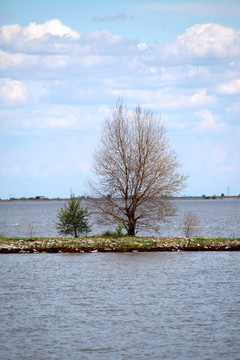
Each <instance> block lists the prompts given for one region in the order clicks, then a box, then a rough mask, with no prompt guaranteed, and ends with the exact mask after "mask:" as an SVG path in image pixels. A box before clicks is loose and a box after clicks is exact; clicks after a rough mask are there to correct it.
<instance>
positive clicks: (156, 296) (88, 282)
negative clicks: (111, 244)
mask: <svg viewBox="0 0 240 360" xmlns="http://www.w3.org/2000/svg"><path fill="white" fill-rule="evenodd" d="M0 265H1V266H0V304H1V326H0V359H1V360H13V359H14V360H15V359H24V360H25V359H26V360H28V359H29V360H30V359H31V360H32V359H34V360H35V359H38V360H45V359H46V360H48V359H50V360H52V359H54V360H55V359H56V360H57V359H64V360H66V359H69V360H79V359H80V360H95V359H98V360H125V359H126V360H128V359H131V360H152V359H153V360H155V359H156V360H157V359H173V360H176V359H178V360H190V359H198V360H207V359H209V360H215V359H216V360H222V359H226V360H237V359H240V340H239V339H240V253H239V252H231V253H229V252H199V253H196V252H187V253H184V252H176V253H108V254H105V253H97V254H0Z"/></svg>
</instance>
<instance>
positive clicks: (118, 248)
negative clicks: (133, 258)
mask: <svg viewBox="0 0 240 360" xmlns="http://www.w3.org/2000/svg"><path fill="white" fill-rule="evenodd" d="M239 250H240V238H231V239H225V238H223V239H221V238H219V239H211V238H194V239H186V238H151V237H144V238H137V237H136V238H128V237H122V238H114V237H112V238H102V237H86V238H77V239H73V238H46V239H42V238H33V239H26V238H25V239H20V238H19V239H18V238H14V239H12V238H6V237H2V238H0V253H4V254H9V253H28V254H29V253H32V254H37V253H96V252H146V251H162V252H163V251H239Z"/></svg>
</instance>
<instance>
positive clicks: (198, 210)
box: [0, 199, 240, 237]
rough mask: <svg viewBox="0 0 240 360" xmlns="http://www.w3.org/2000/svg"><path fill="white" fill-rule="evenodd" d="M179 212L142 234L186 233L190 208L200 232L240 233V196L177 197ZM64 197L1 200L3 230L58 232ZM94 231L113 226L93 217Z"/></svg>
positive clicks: (0, 231) (11, 233)
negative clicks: (184, 224)
mask: <svg viewBox="0 0 240 360" xmlns="http://www.w3.org/2000/svg"><path fill="white" fill-rule="evenodd" d="M174 203H175V205H176V206H177V209H178V216H176V217H173V218H171V221H170V222H168V223H162V224H161V227H160V230H159V232H158V233H154V234H153V233H151V234H149V233H144V232H141V233H139V234H138V235H145V236H146V235H155V236H182V235H183V234H182V232H181V227H180V224H181V220H180V219H181V217H182V216H183V214H184V213H185V212H186V211H189V210H190V211H192V212H194V213H195V214H196V215H197V216H198V217H199V219H200V227H199V230H198V233H197V235H199V236H206V237H239V236H240V200H227V199H224V200H177V201H174ZM63 205H64V202H61V201H48V202H8V203H4V202H0V234H3V235H5V236H17V237H20V236H23V237H24V236H56V235H57V232H56V229H55V224H54V222H55V221H56V215H57V211H58V210H59V209H60V208H61V207H62V206H63ZM90 222H91V225H92V233H91V234H92V235H95V234H97V235H99V234H101V233H103V232H104V231H105V230H107V229H110V230H115V228H114V227H113V228H112V229H111V227H109V228H106V227H99V226H96V224H95V223H94V218H93V217H92V218H91V219H90Z"/></svg>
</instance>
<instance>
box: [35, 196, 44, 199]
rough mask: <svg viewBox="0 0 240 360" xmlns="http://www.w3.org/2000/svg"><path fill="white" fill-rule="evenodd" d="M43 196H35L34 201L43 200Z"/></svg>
mask: <svg viewBox="0 0 240 360" xmlns="http://www.w3.org/2000/svg"><path fill="white" fill-rule="evenodd" d="M44 199H45V196H36V200H44Z"/></svg>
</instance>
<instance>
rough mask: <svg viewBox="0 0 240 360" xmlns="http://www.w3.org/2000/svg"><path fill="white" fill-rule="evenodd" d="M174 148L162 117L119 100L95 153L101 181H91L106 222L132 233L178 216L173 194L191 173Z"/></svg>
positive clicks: (94, 194)
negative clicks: (181, 169)
mask: <svg viewBox="0 0 240 360" xmlns="http://www.w3.org/2000/svg"><path fill="white" fill-rule="evenodd" d="M179 166H180V164H179V163H178V162H177V159H176V154H175V153H174V151H172V150H170V148H169V144H168V140H167V137H166V133H165V129H164V127H163V124H162V122H161V118H160V117H159V116H157V115H155V114H153V113H152V112H150V111H144V110H142V108H141V107H140V106H137V107H136V109H135V110H134V111H133V112H131V111H129V110H128V109H127V108H126V107H124V106H123V102H122V101H119V102H118V103H117V104H116V108H115V109H114V110H112V112H111V113H110V116H109V117H108V118H107V119H106V120H105V121H104V122H103V126H102V137H101V142H100V146H99V147H98V148H97V149H96V150H95V152H94V154H93V171H94V172H95V174H96V175H97V178H98V182H95V183H90V187H91V189H92V190H93V199H92V200H93V201H94V203H95V206H96V207H97V209H98V213H99V214H100V215H101V214H104V216H101V221H103V219H104V220H106V221H114V222H115V223H122V224H123V225H124V228H125V229H126V230H127V233H128V235H132V236H134V235H135V234H136V232H137V231H138V230H139V229H141V228H144V229H150V228H155V229H156V228H157V225H158V224H159V222H160V221H161V220H164V219H165V217H166V216H170V215H173V214H174V210H175V209H174V208H173V206H172V204H171V203H170V201H169V200H168V198H169V197H170V196H172V195H173V194H174V193H176V192H178V191H179V190H181V189H182V188H183V187H184V182H185V176H183V175H181V174H179V173H178V168H179Z"/></svg>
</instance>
